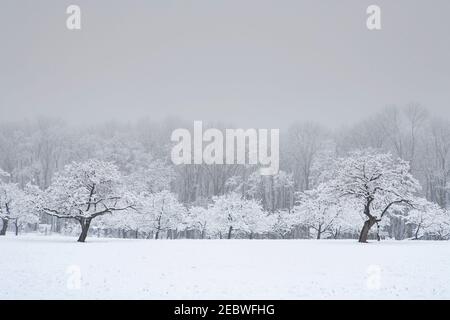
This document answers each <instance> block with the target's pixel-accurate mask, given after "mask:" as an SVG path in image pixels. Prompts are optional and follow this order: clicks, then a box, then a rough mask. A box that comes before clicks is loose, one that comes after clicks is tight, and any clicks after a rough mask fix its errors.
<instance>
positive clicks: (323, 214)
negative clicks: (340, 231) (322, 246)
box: [295, 183, 342, 239]
mask: <svg viewBox="0 0 450 320" xmlns="http://www.w3.org/2000/svg"><path fill="white" fill-rule="evenodd" d="M336 195H337V194H336V193H335V192H333V190H332V189H331V188H330V186H329V185H328V184H326V183H322V184H320V185H319V186H318V187H317V188H315V189H313V190H307V191H305V192H303V193H302V194H300V195H299V197H300V201H299V205H298V206H297V207H296V208H295V211H296V212H297V215H298V218H299V222H300V223H301V224H303V225H306V226H307V227H308V228H310V229H313V230H314V231H315V234H316V238H317V239H320V238H321V236H322V235H323V234H326V233H329V232H331V230H332V228H333V226H334V224H335V223H336V222H337V219H338V217H339V215H341V214H342V212H341V210H340V209H339V200H338V198H337V197H336Z"/></svg>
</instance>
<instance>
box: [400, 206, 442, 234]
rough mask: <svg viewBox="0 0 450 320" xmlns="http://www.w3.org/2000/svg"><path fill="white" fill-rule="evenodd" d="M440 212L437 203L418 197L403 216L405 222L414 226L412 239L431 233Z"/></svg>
mask: <svg viewBox="0 0 450 320" xmlns="http://www.w3.org/2000/svg"><path fill="white" fill-rule="evenodd" d="M442 212H443V210H442V209H441V208H440V207H439V205H437V204H435V203H432V202H429V201H427V200H426V199H423V198H419V199H416V200H415V201H414V204H413V208H412V209H411V210H409V211H408V212H407V214H406V215H405V216H404V217H403V218H404V219H405V221H406V224H408V225H411V226H412V227H413V228H414V239H416V240H417V239H420V238H421V237H423V236H424V235H425V234H426V233H432V230H434V227H435V223H437V220H438V219H439V216H440V214H442Z"/></svg>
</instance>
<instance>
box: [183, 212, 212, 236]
mask: <svg viewBox="0 0 450 320" xmlns="http://www.w3.org/2000/svg"><path fill="white" fill-rule="evenodd" d="M216 223H217V219H216V217H215V216H214V215H213V213H212V212H211V211H210V210H208V209H207V208H204V207H191V208H189V212H188V215H187V217H186V224H187V227H188V228H192V229H194V230H198V231H199V232H200V237H201V239H204V238H205V237H206V236H207V235H208V234H210V233H213V232H214V231H215V230H217V229H218V228H217V225H216Z"/></svg>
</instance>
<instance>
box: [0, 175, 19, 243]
mask: <svg viewBox="0 0 450 320" xmlns="http://www.w3.org/2000/svg"><path fill="white" fill-rule="evenodd" d="M21 198H22V191H21V190H20V189H19V187H18V186H17V184H15V183H3V182H0V218H1V219H2V223H3V225H2V229H1V230H0V236H4V235H5V234H6V230H7V229H8V223H9V221H11V220H12V219H14V212H15V210H16V208H15V206H16V204H17V203H18V201H19V199H21Z"/></svg>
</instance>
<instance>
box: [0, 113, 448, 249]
mask: <svg viewBox="0 0 450 320" xmlns="http://www.w3.org/2000/svg"><path fill="white" fill-rule="evenodd" d="M209 126H210V127H215V128H218V129H223V128H227V127H229V126H227V125H225V124H217V123H210V124H209ZM190 127H192V124H191V123H186V122H184V121H183V120H180V119H175V118H169V119H167V120H165V121H162V122H153V121H151V120H149V119H142V120H140V121H137V122H134V123H118V122H105V123H103V124H101V125H95V126H94V125H71V124H69V123H65V122H64V121H62V120H59V119H55V118H36V119H33V120H24V121H16V122H8V121H5V120H2V122H1V123H0V168H1V170H0V218H1V221H2V228H0V234H5V232H6V231H7V230H11V231H14V232H16V234H18V233H19V232H31V231H36V230H38V229H39V225H48V226H49V228H51V231H52V232H59V233H63V234H73V235H77V236H78V237H79V241H82V242H83V241H85V239H86V237H87V236H88V234H89V235H90V236H105V237H126V238H149V239H150V238H153V239H161V238H170V239H175V238H198V239H207V238H221V239H226V238H249V239H255V238H270V239H276V238H285V239H289V238H316V239H323V238H335V239H341V238H353V239H355V241H356V240H357V239H358V240H359V241H360V242H366V241H367V240H368V239H377V238H378V239H379V238H386V237H391V238H395V239H405V238H411V239H439V240H444V239H448V238H449V236H450V217H449V215H450V213H449V211H448V209H449V207H450V119H445V118H442V117H440V116H439V115H437V114H430V113H428V112H427V110H426V109H425V108H423V107H421V106H420V105H418V104H409V105H407V106H404V107H388V108H386V109H384V110H383V111H381V112H379V113H376V114H373V115H370V116H368V117H367V118H366V119H363V120H362V121H360V122H358V123H355V124H352V125H348V126H346V127H341V128H338V129H329V128H325V127H323V126H321V125H320V124H317V123H311V122H303V121H298V122H295V123H294V124H293V125H290V126H287V127H285V128H280V132H281V136H280V171H279V173H278V174H277V175H274V176H261V175H260V174H259V170H258V169H259V168H258V167H257V166H252V165H217V164H213V165H206V164H201V165H200V164H195V165H194V164H193V165H178V166H175V165H173V164H172V162H171V159H170V154H171V152H170V151H171V147H172V143H171V142H170V135H171V132H172V131H173V130H174V129H177V128H190Z"/></svg>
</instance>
